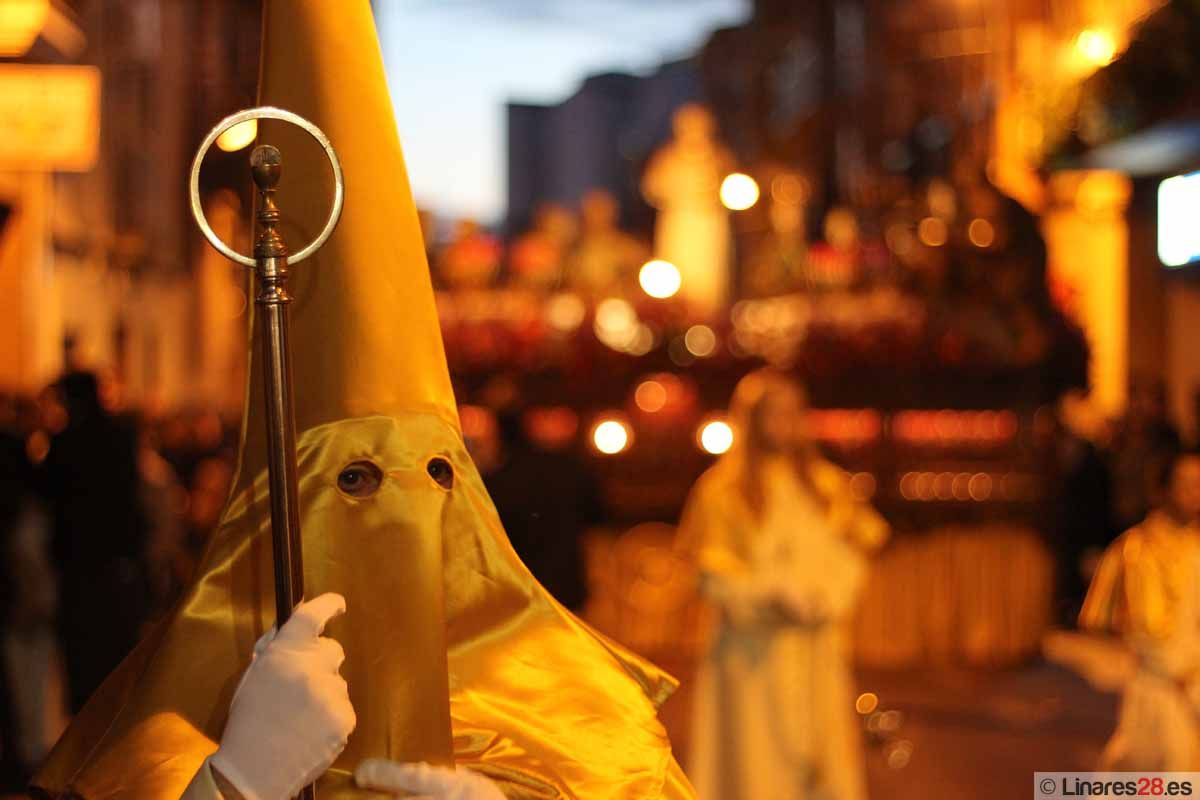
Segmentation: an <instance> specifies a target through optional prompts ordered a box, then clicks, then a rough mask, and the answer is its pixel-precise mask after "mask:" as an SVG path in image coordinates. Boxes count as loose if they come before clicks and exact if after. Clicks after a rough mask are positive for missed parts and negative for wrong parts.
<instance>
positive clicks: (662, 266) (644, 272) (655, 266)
mask: <svg viewBox="0 0 1200 800" xmlns="http://www.w3.org/2000/svg"><path fill="white" fill-rule="evenodd" d="M638 283H639V284H641V286H642V291H643V292H645V293H646V294H648V295H650V296H651V297H654V298H657V299H659V300H662V299H665V298H667V297H671V296H672V295H674V294H675V293H676V292H678V291H679V287H680V286H681V285H682V284H683V277H682V276H681V275H680V274H679V268H678V267H676V266H675V265H674V264H672V263H671V262H670V261H663V260H662V259H660V258H656V259H654V260H653V261H647V262H646V263H645V264H643V265H642V269H641V271H640V272H638Z"/></svg>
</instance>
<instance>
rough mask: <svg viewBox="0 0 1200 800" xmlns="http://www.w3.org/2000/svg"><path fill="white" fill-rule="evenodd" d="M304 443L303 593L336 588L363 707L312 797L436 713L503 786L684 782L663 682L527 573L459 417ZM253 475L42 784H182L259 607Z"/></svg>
mask: <svg viewBox="0 0 1200 800" xmlns="http://www.w3.org/2000/svg"><path fill="white" fill-rule="evenodd" d="M298 451H299V469H300V474H301V476H302V477H301V481H300V495H301V509H302V514H303V519H304V544H305V573H306V575H305V577H306V581H307V585H308V588H309V593H310V595H316V594H319V593H321V592H326V591H338V592H342V593H343V594H345V595H346V596H347V608H348V611H347V614H346V615H345V616H344V617H342V618H340V619H338V620H335V621H334V623H332V624H331V625H330V628H329V633H330V635H332V636H333V637H334V638H336V639H338V640H339V641H340V642H341V643H342V645H343V646H344V647H345V649H346V663H345V665H344V666H343V669H342V672H343V674H344V675H345V676H346V678H347V681H348V683H349V685H350V692H351V700H352V701H353V703H354V706H355V710H356V711H357V713H358V718H359V723H358V728H357V729H356V730H355V732H354V734H353V735H352V736H351V738H350V744H349V746H348V747H347V749H346V752H345V753H344V754H343V755H342V757H341V758H339V759H338V762H337V763H336V764H335V765H334V770H332V771H331V773H332V774H330V775H329V776H327V778H328V779H329V780H328V781H326V785H325V786H324V787H323V796H329V797H350V796H354V795H362V794H365V793H360V792H358V791H357V790H354V789H353V788H352V787H350V786H348V785H347V784H346V782H345V775H346V774H347V773H348V772H349V771H352V770H353V768H354V766H355V765H356V764H357V763H358V760H359V759H361V758H365V757H368V756H376V757H380V756H382V757H389V758H398V759H414V758H426V759H433V760H438V759H439V755H440V754H442V753H449V752H450V749H451V748H450V745H449V743H448V742H444V741H442V740H441V738H442V737H443V736H444V735H448V733H449V727H447V726H446V719H447V717H446V715H447V713H448V715H449V718H450V720H452V725H453V748H452V749H453V758H454V760H455V761H457V762H458V763H459V764H464V765H468V766H471V767H473V768H475V769H477V770H479V771H480V772H482V773H484V774H486V775H488V776H490V777H492V778H493V779H494V780H496V781H497V782H499V783H500V784H501V785H502V787H503V788H504V790H505V792H506V793H507V794H508V796H510V797H530V798H557V797H581V798H613V797H615V798H624V797H628V798H635V797H636V798H641V797H681V798H682V797H690V796H691V793H690V789H689V788H688V787H687V783H686V780H685V779H683V778H682V777H681V776H680V775H679V774H678V767H677V766H676V765H675V763H674V760H673V758H672V756H671V750H670V744H669V742H668V740H667V736H666V732H665V730H664V729H663V727H662V725H661V723H660V722H659V721H658V718H657V713H656V712H657V708H656V707H657V705H658V704H659V703H661V702H662V701H663V700H664V699H666V697H667V696H668V695H669V694H670V692H671V691H672V690H673V689H674V686H675V684H674V681H673V680H672V679H671V678H670V677H669V676H667V675H666V674H664V673H662V672H660V671H659V670H657V669H656V668H654V667H653V666H651V665H649V664H648V663H646V662H644V661H642V660H641V659H639V658H637V657H636V656H633V655H632V654H630V653H628V652H626V651H624V650H623V649H622V648H620V647H619V646H617V645H615V644H613V643H611V642H609V641H607V640H605V639H604V638H603V637H601V636H600V635H599V634H596V633H594V632H593V631H591V630H590V629H589V628H588V627H587V626H586V625H584V624H583V623H582V622H580V621H579V620H577V619H576V618H574V617H573V616H572V615H571V614H570V613H569V612H567V611H565V610H564V609H562V608H561V607H560V606H558V605H557V604H556V603H555V602H554V601H553V600H552V599H551V598H550V597H549V596H548V595H547V594H546V592H545V590H544V589H542V588H541V586H539V585H538V584H537V582H536V581H535V580H534V579H533V577H532V576H531V575H530V574H529V572H528V571H527V570H526V569H525V567H524V566H523V565H522V564H521V562H520V561H519V559H518V558H517V556H516V554H515V553H514V552H513V550H512V548H511V546H510V545H509V543H508V540H507V538H506V536H505V535H504V531H503V529H502V528H501V526H500V522H499V518H498V517H497V515H496V512H495V509H494V507H493V505H492V503H491V500H490V498H489V497H488V495H487V493H486V490H485V489H484V487H483V483H482V481H481V479H480V478H479V475H478V473H477V472H476V470H475V468H474V465H473V464H472V463H471V461H470V459H469V458H468V456H467V454H466V452H465V449H464V448H463V445H462V440H461V438H460V437H459V434H458V432H457V431H456V430H455V429H454V428H453V426H451V425H450V424H449V423H448V422H446V421H445V420H443V419H442V418H440V417H439V416H436V415H427V414H412V415H409V416H406V417H404V418H400V419H397V418H391V417H369V418H364V419H357V420H344V421H342V422H337V423H333V424H331V425H326V426H321V427H318V428H315V429H313V430H311V431H308V432H306V433H305V434H304V435H303V436H302V437H301V440H300V442H299V447H298ZM434 456H440V457H442V458H445V459H447V460H448V461H450V463H451V464H452V465H453V468H454V472H455V485H454V487H453V488H452V489H451V490H449V491H447V490H445V489H443V488H441V487H440V486H439V485H438V484H436V483H435V482H434V481H433V480H432V479H431V478H429V476H428V475H427V474H426V472H425V467H426V464H427V463H428V460H429V459H430V458H432V457H434ZM359 459H368V460H371V461H373V462H375V463H377V464H378V465H379V466H380V467H381V468H383V471H384V472H385V479H384V482H383V486H382V488H381V489H380V491H379V492H378V493H377V494H376V495H375V496H374V497H371V498H368V499H364V500H356V499H353V498H350V497H347V496H345V495H344V494H342V493H341V492H340V491H339V490H338V489H337V486H336V482H335V481H336V476H337V474H338V472H339V471H340V470H341V469H342V468H343V467H344V466H345V465H346V464H348V463H350V462H352V461H355V460H359ZM264 483H265V476H263V477H262V478H261V479H260V480H259V481H258V482H257V483H256V487H255V491H254V492H253V493H250V494H246V495H242V496H239V497H238V498H236V499H235V501H234V502H233V504H232V505H231V507H230V509H229V511H228V512H227V515H226V517H225V520H224V522H223V524H222V526H221V528H220V530H219V532H218V534H217V537H216V539H215V541H214V542H213V544H212V546H211V547H210V551H209V553H208V555H207V557H206V559H205V561H204V564H203V565H202V568H201V577H200V579H199V580H198V581H197V583H196V584H195V585H194V586H193V587H192V588H191V589H190V590H189V592H188V594H187V596H186V597H185V599H184V601H183V603H182V604H181V606H180V607H179V609H178V610H177V611H176V613H175V614H174V615H173V617H172V618H171V619H170V620H169V621H168V622H167V623H166V624H165V625H164V626H162V627H161V628H160V629H159V630H157V631H156V632H155V633H154V634H153V635H152V636H151V637H150V638H148V639H147V640H146V641H145V642H143V644H142V645H141V646H140V647H139V648H138V650H137V651H135V653H134V654H133V655H132V656H131V657H130V658H129V659H128V660H127V661H126V662H125V663H124V664H122V666H121V668H120V669H119V670H118V671H117V672H116V673H114V675H113V676H112V677H111V678H110V679H109V681H108V682H106V684H105V685H104V687H103V688H102V689H101V690H100V692H99V693H98V695H97V696H96V697H95V698H94V699H93V701H92V702H91V703H89V705H88V707H87V708H86V709H85V710H84V712H83V713H82V714H81V715H80V717H79V718H78V719H77V720H76V721H75V724H73V725H72V727H71V728H70V730H69V731H68V733H67V734H66V735H65V736H64V738H63V740H62V741H61V742H60V743H59V745H58V746H57V747H56V748H55V750H54V753H53V754H52V755H51V757H50V759H49V762H48V763H47V766H46V767H45V769H44V770H43V772H42V773H41V774H40V775H39V776H38V785H40V786H42V787H43V788H45V789H46V790H48V791H49V792H51V793H52V794H61V793H64V792H66V791H71V792H74V793H76V794H79V795H81V796H83V797H85V798H88V800H101V798H109V797H148V798H149V797H153V798H166V797H172V798H174V797H178V796H179V794H180V793H182V791H183V790H184V788H185V787H186V786H187V784H188V782H189V780H190V779H191V777H192V775H193V774H194V773H195V771H196V769H198V768H199V766H200V764H201V763H202V762H203V760H204V758H205V757H206V756H207V755H208V754H209V753H211V752H212V750H213V749H214V748H215V745H214V744H213V743H214V742H215V741H216V740H217V739H219V737H220V732H221V730H222V728H223V726H224V722H225V716H226V710H227V709H228V705H229V699H230V696H231V694H232V692H233V689H234V687H235V686H236V684H237V680H238V676H239V675H240V674H241V672H242V670H243V669H244V668H245V666H246V663H247V659H248V656H249V654H250V652H251V649H252V647H253V644H254V642H255V640H256V639H257V638H258V636H259V635H261V633H262V632H263V631H264V630H266V629H267V628H268V627H269V625H270V624H271V621H272V615H273V590H272V582H271V574H270V564H271V558H270V542H269V536H268V527H269V523H268V518H269V514H268V512H267V509H266V508H265V500H266V496H265V486H264ZM429 576H443V577H442V579H441V580H440V581H439V580H437V579H436V577H435V579H434V580H432V581H431V580H429V579H428V578H429ZM443 606H444V609H445V619H446V624H445V627H444V628H443V627H442V625H441V624H440V623H438V622H437V621H438V620H440V619H441V609H442V607H443ZM431 620H432V621H434V624H430V621H431ZM439 665H440V666H439ZM439 669H440V671H439ZM447 675H448V681H449V689H448V692H447V688H446V685H445V681H446V680H447ZM439 677H440V680H441V683H439ZM447 696H449V708H448V709H447V707H446V705H445V702H444V698H446V697H447ZM439 698H443V701H442V702H441V703H439ZM280 735H282V736H286V735H287V732H286V731H281V732H280ZM442 760H444V759H442Z"/></svg>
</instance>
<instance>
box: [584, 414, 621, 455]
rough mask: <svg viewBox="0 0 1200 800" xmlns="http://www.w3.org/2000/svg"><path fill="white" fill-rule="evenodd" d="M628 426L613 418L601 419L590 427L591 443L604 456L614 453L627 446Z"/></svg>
mask: <svg viewBox="0 0 1200 800" xmlns="http://www.w3.org/2000/svg"><path fill="white" fill-rule="evenodd" d="M629 439H630V434H629V428H628V426H626V425H625V423H623V422H621V421H619V420H615V419H605V420H602V421H601V422H600V423H599V424H597V425H596V427H595V428H593V429H592V444H593V445H594V446H595V448H596V449H597V450H598V451H600V452H601V453H603V454H604V455H606V456H612V455H616V454H617V453H620V452H621V451H623V450H625V449H626V448H627V447H629Z"/></svg>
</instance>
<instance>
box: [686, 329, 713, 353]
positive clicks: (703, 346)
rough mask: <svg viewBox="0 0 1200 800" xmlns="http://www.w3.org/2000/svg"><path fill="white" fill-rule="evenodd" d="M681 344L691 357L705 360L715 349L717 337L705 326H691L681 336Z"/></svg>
mask: <svg viewBox="0 0 1200 800" xmlns="http://www.w3.org/2000/svg"><path fill="white" fill-rule="evenodd" d="M683 344H684V346H685V347H687V349H688V352H689V353H691V354H692V355H694V356H696V357H698V358H705V357H707V356H711V355H712V354H713V351H714V350H716V349H717V335H716V334H715V333H713V329H712V328H710V327H708V326H707V325H693V326H692V327H690V328H688V329H687V333H685V334H684V335H683Z"/></svg>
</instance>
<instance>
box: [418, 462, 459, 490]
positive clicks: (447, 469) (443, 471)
mask: <svg viewBox="0 0 1200 800" xmlns="http://www.w3.org/2000/svg"><path fill="white" fill-rule="evenodd" d="M425 471H426V472H428V473H429V477H431V478H433V480H434V482H435V483H436V484H437V485H438V486H440V487H442V488H443V489H446V490H449V489H453V488H454V467H452V466H450V462H449V461H447V460H446V459H444V458H441V457H440V456H439V457H437V458H431V459H429V463H428V464H426V465H425Z"/></svg>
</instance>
